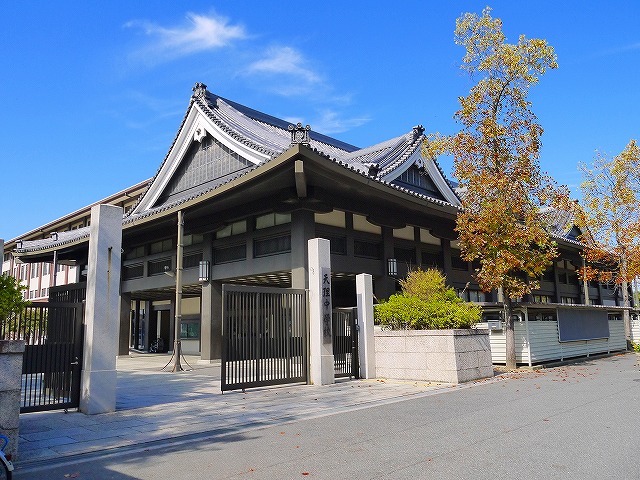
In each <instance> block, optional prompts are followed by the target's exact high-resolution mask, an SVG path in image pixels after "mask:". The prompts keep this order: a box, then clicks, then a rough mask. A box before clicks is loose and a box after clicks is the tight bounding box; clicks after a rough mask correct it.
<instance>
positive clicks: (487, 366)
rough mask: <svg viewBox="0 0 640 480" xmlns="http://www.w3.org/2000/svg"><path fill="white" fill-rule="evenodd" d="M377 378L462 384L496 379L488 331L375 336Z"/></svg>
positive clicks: (379, 333)
mask: <svg viewBox="0 0 640 480" xmlns="http://www.w3.org/2000/svg"><path fill="white" fill-rule="evenodd" d="M375 352H376V377H378V378H395V379H403V380H422V381H432V382H445V383H455V384H457V383H462V382H468V381H471V380H477V379H480V378H487V377H491V376H493V366H492V361H491V346H490V344H489V331H488V330H476V329H470V330H462V329H460V330H380V329H377V331H376V332H375Z"/></svg>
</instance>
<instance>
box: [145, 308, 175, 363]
mask: <svg viewBox="0 0 640 480" xmlns="http://www.w3.org/2000/svg"><path fill="white" fill-rule="evenodd" d="M149 341H150V342H149V351H155V352H157V353H165V352H167V351H169V349H170V346H171V310H169V309H163V310H158V309H153V310H152V312H151V318H150V319H149Z"/></svg>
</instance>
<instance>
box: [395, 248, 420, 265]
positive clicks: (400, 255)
mask: <svg viewBox="0 0 640 480" xmlns="http://www.w3.org/2000/svg"><path fill="white" fill-rule="evenodd" d="M393 255H394V256H395V258H396V259H397V260H398V262H402V263H406V264H408V265H415V264H416V251H415V249H414V248H400V247H395V248H394V249H393Z"/></svg>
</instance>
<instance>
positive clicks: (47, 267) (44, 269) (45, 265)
mask: <svg viewBox="0 0 640 480" xmlns="http://www.w3.org/2000/svg"><path fill="white" fill-rule="evenodd" d="M50 271H51V264H50V263H43V264H42V275H43V276H44V275H49V272H50Z"/></svg>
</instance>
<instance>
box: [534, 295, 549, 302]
mask: <svg viewBox="0 0 640 480" xmlns="http://www.w3.org/2000/svg"><path fill="white" fill-rule="evenodd" d="M533 303H551V297H550V296H549V295H534V296H533Z"/></svg>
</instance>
